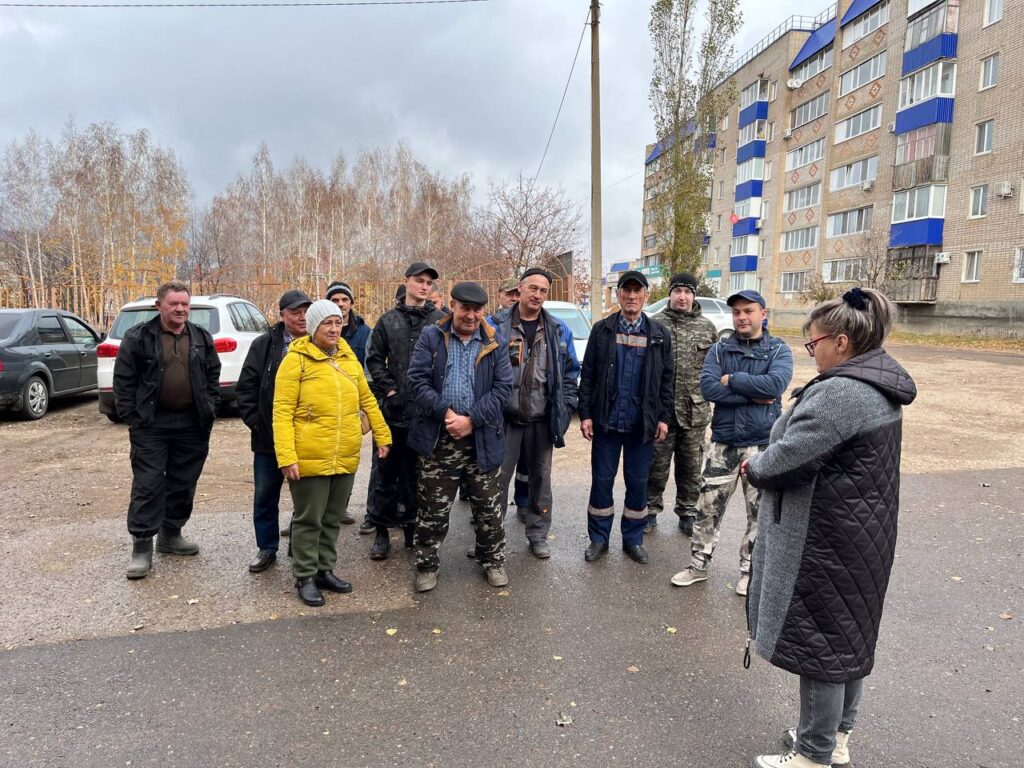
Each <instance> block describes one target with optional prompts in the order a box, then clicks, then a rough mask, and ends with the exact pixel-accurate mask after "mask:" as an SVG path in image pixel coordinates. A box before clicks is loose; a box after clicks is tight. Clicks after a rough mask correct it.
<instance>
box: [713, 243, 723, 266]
mask: <svg viewBox="0 0 1024 768" xmlns="http://www.w3.org/2000/svg"><path fill="white" fill-rule="evenodd" d="M721 260H722V249H721V248H719V247H718V246H717V245H716V246H715V261H714V263H715V264H718V263H719V262H720V261H721Z"/></svg>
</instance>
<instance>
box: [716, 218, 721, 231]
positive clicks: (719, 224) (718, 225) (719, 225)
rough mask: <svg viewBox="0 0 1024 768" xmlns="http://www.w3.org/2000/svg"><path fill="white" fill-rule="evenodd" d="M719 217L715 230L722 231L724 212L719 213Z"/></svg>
mask: <svg viewBox="0 0 1024 768" xmlns="http://www.w3.org/2000/svg"><path fill="white" fill-rule="evenodd" d="M717 218H718V220H717V222H716V224H715V232H721V231H722V214H718V217H717Z"/></svg>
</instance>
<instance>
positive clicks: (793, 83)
mask: <svg viewBox="0 0 1024 768" xmlns="http://www.w3.org/2000/svg"><path fill="white" fill-rule="evenodd" d="M803 84H804V81H803V80H801V79H800V78H799V77H793V78H790V79H789V80H787V81H786V87H787V88H789V90H791V91H795V90H796V89H797V88H799V87H800V86H801V85H803Z"/></svg>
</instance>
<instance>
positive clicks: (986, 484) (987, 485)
mask: <svg viewBox="0 0 1024 768" xmlns="http://www.w3.org/2000/svg"><path fill="white" fill-rule="evenodd" d="M979 485H981V487H982V488H991V487H992V486H991V485H989V484H988V483H979Z"/></svg>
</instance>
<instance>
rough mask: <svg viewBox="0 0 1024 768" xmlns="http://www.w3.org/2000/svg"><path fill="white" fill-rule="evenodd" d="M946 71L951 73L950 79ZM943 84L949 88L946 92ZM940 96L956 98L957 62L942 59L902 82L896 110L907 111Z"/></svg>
mask: <svg viewBox="0 0 1024 768" xmlns="http://www.w3.org/2000/svg"><path fill="white" fill-rule="evenodd" d="M946 71H949V72H950V73H951V75H950V77H949V78H948V79H947V78H946V77H945V73H946ZM943 82H946V83H947V84H948V86H949V87H948V88H947V89H946V90H943ZM938 96H948V97H952V96H956V62H953V61H949V60H948V59H940V60H939V61H934V62H932V63H931V64H929V65H928V66H926V67H922V68H921V69H919V70H917V71H916V72H911V73H910V74H909V75H907V76H906V77H904V78H903V79H902V80H900V96H899V101H898V102H897V104H896V110H897V111H899V110H901V109H907V108H908V107H912V106H914V105H915V104H920V103H922V102H925V101H928V99H934V98H936V97H938Z"/></svg>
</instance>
